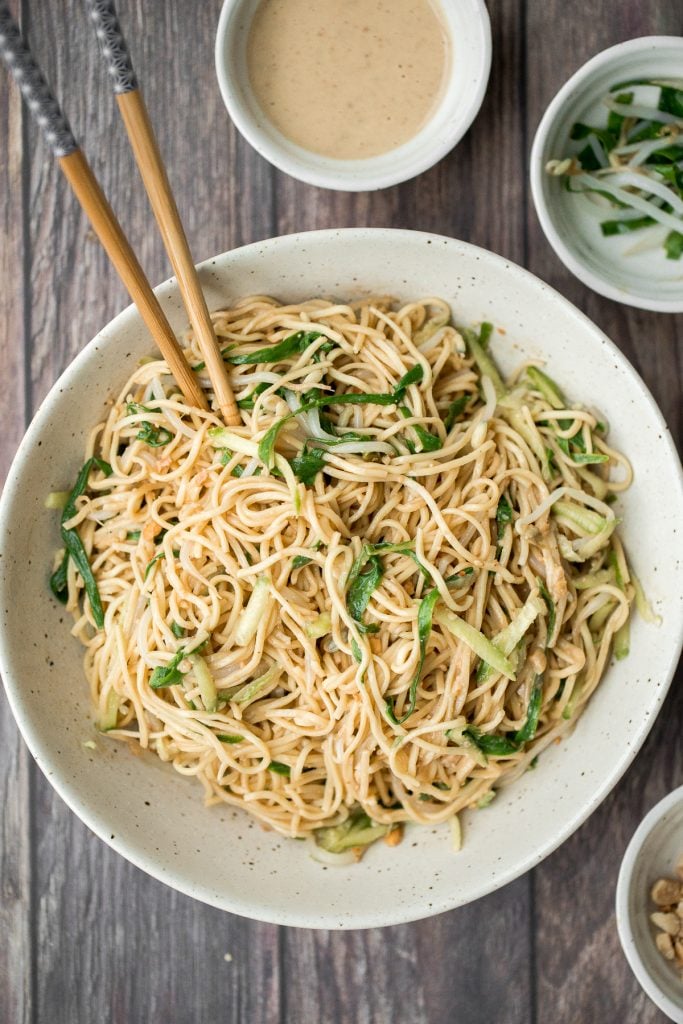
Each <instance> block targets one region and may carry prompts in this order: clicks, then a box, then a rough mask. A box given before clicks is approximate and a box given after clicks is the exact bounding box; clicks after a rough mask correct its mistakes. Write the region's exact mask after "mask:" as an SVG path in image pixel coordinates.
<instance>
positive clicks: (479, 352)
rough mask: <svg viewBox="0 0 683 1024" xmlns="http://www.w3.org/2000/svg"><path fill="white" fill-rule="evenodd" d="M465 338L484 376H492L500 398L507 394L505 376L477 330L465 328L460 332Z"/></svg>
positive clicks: (492, 381)
mask: <svg viewBox="0 0 683 1024" xmlns="http://www.w3.org/2000/svg"><path fill="white" fill-rule="evenodd" d="M460 333H461V334H462V336H463V338H464V339H465V344H466V345H467V348H468V349H469V351H470V355H471V356H472V358H473V359H474V361H475V363H476V364H477V366H478V367H479V372H480V374H481V375H482V377H490V378H491V383H492V384H493V387H494V389H495V392H496V396H497V397H498V398H500V397H501V396H502V395H504V394H505V392H506V388H505V384H504V383H503V378H502V377H501V375H500V373H499V372H498V367H497V366H496V364H495V363H494V361H493V359H491V356H490V355H489V354H488V352H487V351H486V349H485V348H484V346H483V345H482V344H481V342H480V340H479V338H478V337H477V334H476V332H475V331H472V330H469V329H467V328H464V329H463V330H462V331H461V332H460Z"/></svg>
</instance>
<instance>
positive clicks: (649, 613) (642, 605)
mask: <svg viewBox="0 0 683 1024" xmlns="http://www.w3.org/2000/svg"><path fill="white" fill-rule="evenodd" d="M631 583H632V584H633V589H634V591H635V599H636V608H637V609H638V614H639V615H640V617H641V619H642V620H643V621H644V622H651V623H652V624H653V625H655V626H661V624H662V619H661V616H659V615H657V614H655V612H653V610H652V607H651V605H650V602H649V601H648V599H647V598H646V596H645V591H644V590H643V588H642V586H641V584H640V580H639V579H638V577H637V576H636V574H635V573H634V572H631Z"/></svg>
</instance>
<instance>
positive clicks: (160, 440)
mask: <svg viewBox="0 0 683 1024" xmlns="http://www.w3.org/2000/svg"><path fill="white" fill-rule="evenodd" d="M135 439H136V440H137V441H144V442H145V444H148V445H149V446H150V448H163V446H164V445H165V444H168V443H169V442H170V441H172V440H173V434H172V433H171V431H170V430H167V429H166V427H154V426H152V424H151V423H150V422H149V420H143V421H142V424H141V429H140V430H138V432H137V434H136V435H135Z"/></svg>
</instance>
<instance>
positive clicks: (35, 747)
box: [0, 228, 683, 928]
mask: <svg viewBox="0 0 683 1024" xmlns="http://www.w3.org/2000/svg"><path fill="white" fill-rule="evenodd" d="M373 237H383V238H385V239H386V240H387V241H391V243H392V247H393V246H400V245H401V243H402V242H405V243H406V244H407V243H408V242H409V240H416V239H417V240H421V241H424V243H425V244H430V245H431V244H432V243H434V244H440V245H445V246H454V247H455V248H456V249H458V248H459V249H460V250H463V249H464V250H466V251H467V252H468V253H469V254H471V255H472V256H473V257H474V258H475V259H477V260H481V261H482V273H484V272H485V269H484V268H485V267H486V264H487V263H493V264H496V265H497V266H498V267H499V268H500V269H502V270H504V271H505V272H506V273H507V274H510V275H512V278H513V281H514V280H518V281H520V282H522V281H525V280H526V281H527V282H529V283H531V284H532V286H533V287H534V288H537V289H538V290H539V291H540V292H542V293H545V294H546V295H548V296H549V297H550V298H551V299H552V301H553V302H555V303H557V304H559V305H560V306H561V307H564V309H565V311H566V312H567V313H568V314H570V315H571V316H572V317H573V318H575V320H576V321H577V322H578V323H579V324H581V325H583V326H584V327H585V328H586V329H587V330H588V331H589V332H590V333H591V334H592V335H593V336H595V338H596V341H599V342H600V344H603V345H605V346H607V349H608V351H609V353H610V355H611V357H612V358H613V359H614V360H616V361H617V362H618V363H619V364H620V365H621V368H622V369H623V370H624V371H625V372H626V373H627V374H628V376H630V377H631V378H632V380H633V383H634V385H635V387H636V389H637V391H638V392H639V393H640V396H641V398H642V401H643V402H644V403H646V404H647V405H648V406H649V407H650V411H651V412H652V414H653V416H654V418H655V420H656V421H657V422H658V424H659V427H660V429H661V432H662V440H663V443H664V444H665V445H666V446H667V457H668V458H669V459H670V460H671V463H672V467H675V468H674V472H675V473H676V475H677V483H678V486H679V489H682V488H683V471H682V470H681V465H680V462H679V459H678V455H677V452H676V449H675V447H674V445H673V442H672V439H671V435H670V432H669V429H668V427H667V425H666V423H665V421H664V418H663V416H662V414H661V412H660V410H659V407H658V406H657V404H656V402H655V400H654V398H653V397H652V395H651V393H650V392H649V390H648V389H647V387H646V385H645V384H644V382H643V381H642V379H641V378H640V376H639V375H638V373H637V372H636V370H635V369H634V368H633V366H632V365H631V364H630V362H629V361H628V360H627V359H626V357H625V356H624V355H623V354H622V352H621V351H620V350H619V349H618V348H617V347H616V345H615V344H614V343H613V342H612V341H610V340H609V339H608V338H607V337H606V336H605V335H604V334H603V333H602V332H601V331H600V330H599V328H598V327H597V326H596V325H595V324H594V323H593V322H592V321H591V320H590V319H589V318H588V317H587V316H585V315H584V314H583V313H581V312H580V311H579V310H578V309H577V308H576V307H575V306H574V305H573V304H572V303H570V302H569V301H568V300H567V299H565V298H564V297H563V296H562V295H560V294H559V293H558V292H557V291H555V289H553V288H551V287H550V286H549V285H547V284H546V283H545V282H543V281H541V280H540V279H539V278H537V277H536V276H535V275H533V274H531V273H530V272H529V271H527V270H524V269H523V268H522V267H520V266H518V265H517V264H515V263H513V262H511V261H510V260H507V259H505V258H504V257H502V256H499V255H497V254H496V253H492V252H490V251H488V250H486V249H482V248H480V247H479V246H474V245H472V244H470V243H468V242H462V241H459V240H457V239H452V238H448V237H446V236H443V235H436V234H432V233H429V232H418V231H409V230H403V229H391V228H346V229H326V230H320V231H311V232H300V233H296V234H292V235H282V236H279V237H276V238H271V239H267V240H264V241H260V242H254V243H251V244H250V245H246V246H243V247H241V248H239V249H237V250H233V251H229V252H226V253H223V254H221V255H219V256H217V257H215V258H214V259H208V260H205V261H204V262H203V263H201V264H199V265H198V269H199V270H200V272H201V271H206V273H207V274H208V275H210V274H211V272H212V271H213V270H215V269H216V267H220V266H221V265H222V264H224V263H228V264H229V263H230V261H231V260H234V258H235V255H236V254H239V256H240V258H241V259H250V258H251V259H253V260H254V262H258V260H259V258H262V257H263V256H264V254H268V253H270V252H272V251H273V250H277V249H278V248H283V249H286V248H287V247H288V246H296V245H299V244H301V245H302V246H305V244H306V242H308V241H311V242H313V243H315V242H326V243H332V242H333V241H334V240H335V239H336V240H338V239H340V238H342V239H343V238H347V239H349V240H356V241H359V242H362V241H368V242H369V241H370V239H371V238H373ZM169 287H171V288H172V289H173V290H174V291H175V290H176V285H175V282H174V279H172V278H171V279H169V280H167V281H165V282H164V283H163V284H161V285H159V286H158V287H157V288H156V289H155V291H156V292H157V293H162V292H165V293H166V294H168V291H169ZM134 316H137V314H136V312H135V310H134V309H133V307H132V306H129V307H128V308H127V309H125V310H123V311H122V312H121V313H119V314H118V316H116V317H115V318H114V319H113V320H111V321H110V322H109V324H108V325H107V326H106V327H105V328H103V330H102V331H101V332H100V333H99V334H98V335H96V336H95V338H93V340H92V341H90V342H89V343H88V344H87V345H86V346H85V348H84V349H83V350H82V351H81V352H80V353H79V354H78V355H77V356H76V357H75V359H74V360H73V362H72V363H71V364H70V365H69V366H68V367H67V368H66V369H65V370H64V372H63V373H62V375H61V376H60V377H59V379H58V380H57V381H56V382H55V384H54V385H53V386H52V388H51V389H50V391H49V393H48V395H47V397H46V398H45V399H44V401H43V402H42V403H41V405H40V406H39V408H38V410H37V412H36V414H35V416H34V418H33V421H32V423H31V424H30V426H29V428H28V430H27V432H26V434H25V436H24V438H23V440H22V442H21V444H20V446H19V449H18V451H17V454H16V456H15V459H14V462H13V464H12V467H11V469H10V473H9V476H8V484H7V486H6V487H5V490H4V493H3V494H2V497H1V498H0V551H3V552H4V551H6V550H7V547H8V536H9V534H8V529H9V526H10V523H9V517H8V511H9V508H10V506H11V504H12V502H13V498H14V493H15V491H17V490H18V489H19V488H20V487H21V478H22V470H23V468H24V466H25V465H26V464H27V463H28V461H29V460H30V458H31V453H32V450H33V445H34V439H35V438H36V437H37V435H38V434H39V433H40V431H41V429H42V427H43V423H44V421H46V420H48V418H49V412H50V409H51V406H52V404H53V403H56V401H57V400H58V395H59V393H60V391H61V390H66V389H69V388H70V387H71V385H73V384H74V383H75V382H76V381H77V380H78V377H79V374H80V373H81V370H82V368H83V366H84V364H85V363H86V362H87V360H88V358H89V357H90V355H91V354H92V353H93V351H96V350H97V349H98V347H101V346H109V345H115V344H116V341H117V331H118V330H119V329H120V328H122V327H124V326H125V325H126V323H127V322H128V321H129V319H130V318H131V317H134ZM103 400H104V396H103ZM1 590H2V581H1V580H0V591H1ZM678 618H679V622H678V625H679V629H678V634H679V640H678V643H673V644H672V645H671V651H670V656H669V659H668V662H667V667H666V671H665V673H664V674H665V677H666V678H665V680H664V681H663V682H662V684H661V686H659V687H658V688H657V689H656V691H655V693H654V694H653V696H652V699H651V702H650V703H649V704H648V709H647V710H648V714H647V715H645V716H644V721H641V722H640V725H639V730H640V731H639V732H636V733H635V734H633V735H632V736H631V737H630V743H628V744H625V745H624V749H623V752H622V756H621V757H620V758H619V760H617V761H616V762H615V764H614V766H613V769H612V771H611V772H609V774H607V775H606V776H605V778H604V779H603V780H602V783H601V784H600V785H599V786H598V787H597V788H596V789H595V790H594V792H593V795H592V797H591V798H590V799H589V800H586V801H585V802H583V803H582V804H581V805H580V806H579V807H578V809H577V810H576V811H575V812H574V813H572V814H569V815H567V817H566V818H565V819H564V820H563V825H562V827H561V828H558V829H557V831H556V832H555V834H554V835H553V837H552V839H551V840H549V841H547V842H545V843H543V844H541V845H540V846H539V847H538V848H537V849H536V850H534V852H533V853H530V854H528V855H527V856H525V857H523V858H521V859H520V860H519V861H517V862H516V863H515V864H513V865H511V866H510V867H508V868H507V869H504V870H502V871H501V872H500V874H498V875H497V876H496V877H495V878H493V879H491V878H488V879H486V880H485V881H482V882H481V883H480V884H478V885H473V886H472V887H471V889H470V890H469V891H468V893H467V895H466V896H462V897H461V896H455V897H453V896H451V897H449V898H446V899H442V900H440V901H439V902H436V903H433V904H430V905H429V907H427V906H426V904H425V903H422V904H418V903H417V902H415V901H413V903H411V904H409V905H407V906H406V905H399V904H398V903H397V904H395V905H393V906H391V907H390V908H388V909H387V911H386V913H385V914H384V915H382V916H381V917H380V916H379V915H377V914H376V913H374V912H373V911H369V912H368V911H366V910H365V909H364V908H363V907H362V906H359V907H358V909H357V910H356V908H354V913H353V919H352V920H351V921H349V922H348V923H347V922H343V923H341V924H334V923H329V922H328V923H321V921H320V920H319V919H317V918H315V917H308V916H305V915H303V914H301V913H297V911H296V910H291V911H289V910H288V911H286V912H280V911H273V910H271V909H269V908H268V907H267V906H263V905H261V904H260V903H259V902H258V898H250V897H249V895H248V894H245V895H242V896H240V895H239V894H231V896H230V898H226V897H221V898H218V897H217V896H216V894H215V893H214V892H213V890H211V889H210V888H209V887H208V886H207V885H205V884H202V883H201V882H200V881H197V880H196V879H193V880H192V881H187V873H186V872H185V873H183V872H180V874H181V875H183V876H184V877H183V879H181V878H179V877H178V872H176V871H175V870H174V869H173V868H170V867H168V866H167V865H165V864H162V863H160V862H159V861H158V860H155V859H154V857H151V856H147V855H144V854H142V853H141V852H140V851H139V850H138V849H137V848H136V846H135V844H134V843H131V842H127V841H125V840H121V839H120V838H119V837H118V836H116V837H115V836H113V835H112V834H111V830H110V828H109V824H108V822H107V819H106V812H103V811H102V808H101V807H99V808H97V810H92V809H89V808H87V807H86V806H84V802H83V800H82V799H81V798H79V796H78V795H77V794H76V793H75V791H74V789H75V787H74V786H73V785H72V783H71V782H70V780H69V779H68V778H67V777H65V775H64V773H63V771H62V770H61V767H60V762H59V760H58V758H51V757H50V756H49V754H48V752H47V751H46V749H45V746H44V745H43V743H42V742H41V738H40V734H39V730H38V728H37V727H36V728H34V726H33V723H32V721H31V718H30V715H29V714H28V713H25V710H24V707H23V706H22V699H21V689H22V686H21V682H20V680H15V679H13V678H12V677H11V675H10V673H9V665H10V650H11V648H12V647H13V646H14V645H15V644H17V643H20V642H21V638H18V637H17V638H15V639H13V638H12V637H11V636H9V635H8V634H7V633H6V631H5V629H4V626H3V627H2V628H0V673H2V676H3V680H4V685H5V691H6V694H7V698H8V701H9V704H10V707H11V709H12V712H13V714H14V717H15V719H16V722H17V724H18V726H19V729H20V731H21V734H22V736H23V738H24V740H25V742H26V745H27V746H28V748H29V750H30V752H31V754H32V755H33V757H34V758H35V760H36V762H37V764H38V766H39V767H40V769H41V771H42V772H43V774H44V775H45V776H46V778H47V780H48V782H49V783H50V784H51V785H52V786H53V787H54V789H55V790H56V791H57V793H58V794H59V795H60V796H61V798H62V799H63V800H64V802H65V803H66V804H67V806H68V807H70V808H71V810H72V811H73V812H74V814H76V816H77V817H78V818H80V820H81V821H83V822H84V824H85V825H86V826H87V827H88V828H89V829H90V830H91V831H92V832H94V833H95V835H97V836H98V837H99V838H100V839H101V840H102V841H103V842H104V843H106V844H107V845H108V846H110V847H111V848H112V849H113V850H115V851H116V852H117V853H119V854H121V856H123V857H124V858H125V859H126V860H128V861H130V863H132V864H134V865H135V866H136V867H138V868H140V869H141V870H142V871H144V872H146V873H147V874H149V875H151V876H152V877H153V878H156V879H157V880H159V881H161V882H163V883H165V884H166V885H169V886H171V887H172V888H174V889H176V890H177V891H179V892H182V893H184V894H185V895H187V896H191V897H193V898H194V899H198V900H200V901H201V902H204V903H207V904H209V905H211V906H215V907H218V908H219V909H223V910H228V911H230V912H232V913H236V914H241V915H242V916H245V917H249V918H251V919H254V920H261V921H266V922H269V923H273V924H283V925H289V926H296V927H305V928H374V927H382V926H387V925H395V924H404V923H407V922H410V921H415V920H421V919H424V918H427V917H432V916H435V915H436V914H439V913H443V912H445V911H448V910H453V909H455V908H456V907H458V906H462V905H464V904H466V903H469V902H472V901H473V900H476V899H479V898H480V897H482V896H485V895H487V894H488V893H490V892H493V891H495V890H496V889H499V888H500V887H501V886H503V885H506V884H507V883H509V882H512V881H514V880H515V879H516V878H519V877H520V876H521V875H523V874H525V873H526V872H527V871H528V870H529V869H531V868H533V867H535V866H536V865H537V864H539V863H540V862H541V861H542V860H543V859H544V858H545V857H547V856H548V855H549V854H550V853H552V852H553V851H554V850H555V849H557V847H558V846H560V844H561V843H563V842H564V841H565V839H567V838H568V837H569V836H570V835H572V833H573V832H575V831H576V829H577V828H578V827H579V826H580V825H582V824H583V822H584V821H586V819H587V818H588V817H589V816H590V815H591V814H592V813H593V811H594V810H595V809H596V808H597V807H598V806H599V804H600V803H601V802H602V801H603V800H604V798H605V797H606V796H607V795H608V793H609V792H610V791H611V790H612V789H613V787H614V786H615V785H616V783H617V782H618V781H619V779H620V778H621V777H622V775H623V774H624V772H625V771H626V769H627V768H628V767H629V765H630V764H631V762H632V761H633V759H634V758H635V756H636V754H637V753H638V751H639V750H640V748H641V746H642V744H643V742H644V741H645V739H646V737H647V735H648V733H649V732H650V729H651V728H652V725H653V723H654V721H655V718H656V714H657V712H658V711H659V709H660V708H661V705H662V703H663V701H664V698H665V697H666V694H667V692H668V689H669V686H670V684H671V680H672V678H673V674H674V670H675V668H676V665H677V662H678V658H679V654H680V649H681V643H683V635H682V634H683V628H681V627H683V623H682V622H681V621H680V620H681V616H680V615H679V617H678Z"/></svg>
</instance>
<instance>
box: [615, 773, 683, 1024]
mask: <svg viewBox="0 0 683 1024" xmlns="http://www.w3.org/2000/svg"><path fill="white" fill-rule="evenodd" d="M682 857H683V786H680V787H679V788H678V789H675V790H674V791H673V793H669V795H668V796H666V797H665V798H664V799H663V800H660V802H659V803H658V804H657V805H656V806H655V807H653V808H652V810H651V811H650V813H649V814H648V815H647V816H646V817H645V818H644V819H643V821H642V822H641V824H640V825H639V827H638V829H637V830H636V832H635V834H634V836H633V838H632V840H631V842H630V843H629V844H628V848H627V850H626V853H625V854H624V859H623V861H622V865H621V870H620V872H619V882H618V884H617V897H616V904H617V926H618V928H619V938H620V939H621V945H622V947H623V950H624V953H625V954H626V958H627V960H628V962H629V964H630V965H631V968H632V970H633V973H634V974H635V976H636V978H637V979H638V981H639V982H640V984H641V985H642V986H643V988H644V989H645V991H646V992H647V994H648V995H649V997H650V999H652V1000H653V1001H654V1002H655V1003H656V1004H657V1006H658V1007H659V1008H660V1010H663V1011H664V1013H665V1014H666V1015H667V1017H669V1018H670V1019H671V1020H673V1021H675V1022H676V1024H683V979H682V978H681V974H680V972H679V969H678V968H677V966H676V965H675V964H672V963H669V962H668V961H667V960H665V959H664V957H663V956H662V954H661V953H660V952H659V950H657V949H656V947H655V936H656V935H657V929H656V928H655V926H654V925H653V924H652V922H651V921H650V914H651V913H652V912H653V911H654V910H656V909H657V908H656V907H655V906H654V904H653V903H652V902H651V900H650V889H651V888H652V885H653V883H654V882H656V881H657V879H658V878H675V877H676V865H677V864H678V863H679V861H680V860H681V858H682Z"/></svg>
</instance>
